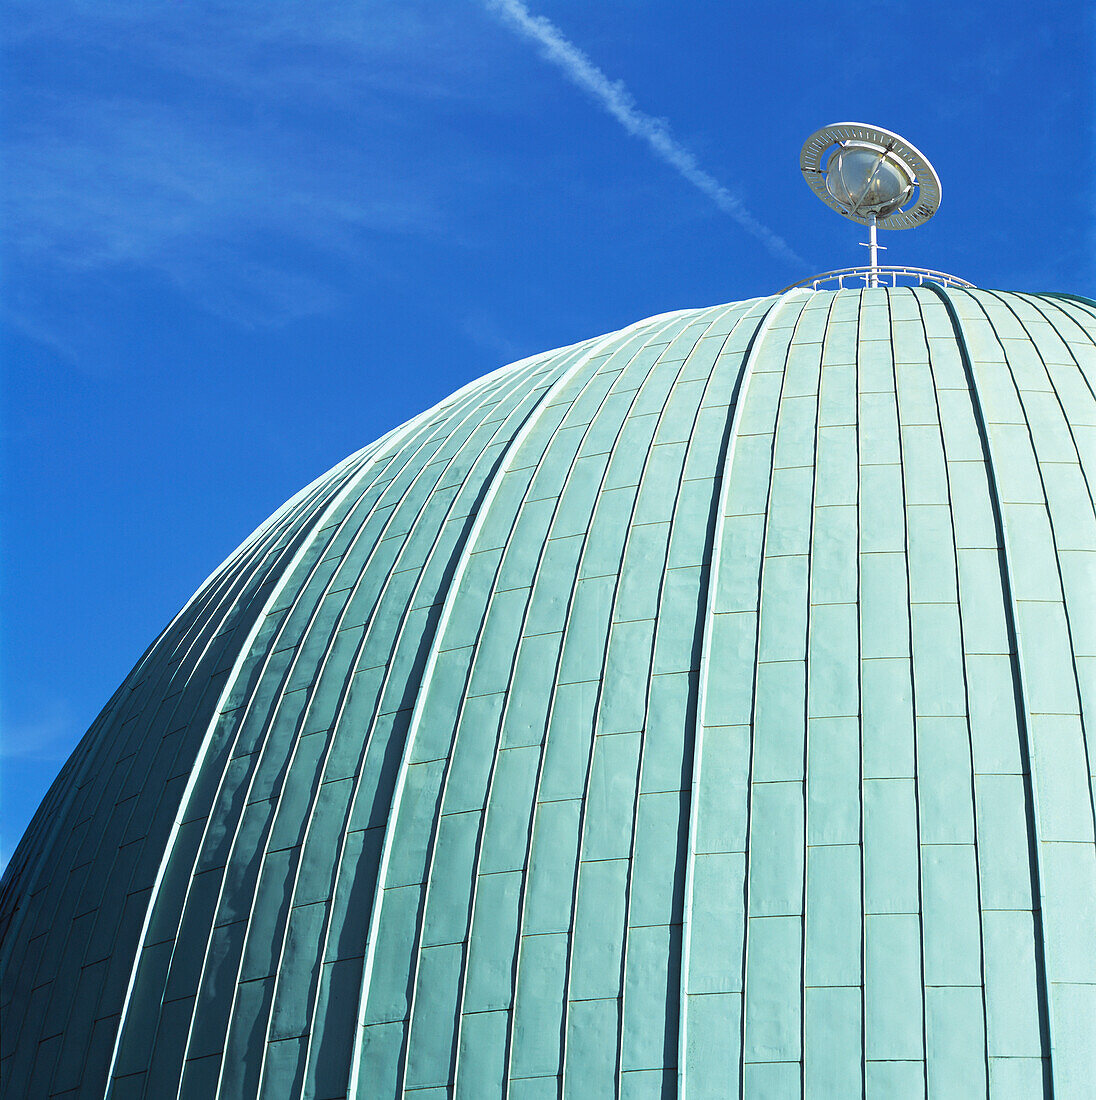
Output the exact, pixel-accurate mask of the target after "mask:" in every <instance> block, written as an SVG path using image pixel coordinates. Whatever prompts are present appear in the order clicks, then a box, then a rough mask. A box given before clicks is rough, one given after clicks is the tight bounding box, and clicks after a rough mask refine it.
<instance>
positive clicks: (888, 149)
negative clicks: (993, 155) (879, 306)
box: [799, 122, 940, 286]
mask: <svg viewBox="0 0 1096 1100" xmlns="http://www.w3.org/2000/svg"><path fill="white" fill-rule="evenodd" d="M799 167H800V168H801V169H802V170H803V176H804V178H805V179H806V181H807V183H808V184H810V187H811V190H812V191H813V192H814V193H815V194H816V195H817V196H818V197H819V198H820V199H821V200H822V201H823V202H824V203H825V204H826V205H827V206H829V207H830V208H831V209H833V210H836V211H837V212H838V213H839V214H841V215H842V216H843V217H846V218H848V219H850V220H851V221H854V222H859V223H860V224H861V225H866V226H867V227H868V240H867V242H866V244H867V247H868V249H869V250H870V253H869V254H870V267H869V269H868V280H867V282H868V286H878V285H879V249H880V244H879V240H878V236H877V232H876V231H877V228H878V227H879V226H882V227H883V228H884V229H912V228H913V227H914V226H915V225H920V224H921V223H922V222H927V221H928V220H929V218H931V217H932V216H933V214H935V213H936V211H937V209H938V208H939V206H940V178H939V177H938V176H937V175H936V172H935V171H934V170H933V167H932V165H931V164H929V162H928V158H927V157H926V156H925V155H924V154H923V153H922V152H921V151H920V150H919V149H917V148H915V147H914V146H913V145H910V143H909V142H908V141H903V139H902V138H900V137H899V136H898V135H897V134H894V133H891V131H890V130H884V129H882V128H881V127H879V126H868V125H867V124H865V123H863V122H837V123H834V124H833V125H831V126H824V127H823V128H822V129H821V130H816V131H815V132H814V133H813V134H811V136H810V137H809V138H807V140H806V141H805V142H804V143H803V149H802V152H801V153H800V154H799Z"/></svg>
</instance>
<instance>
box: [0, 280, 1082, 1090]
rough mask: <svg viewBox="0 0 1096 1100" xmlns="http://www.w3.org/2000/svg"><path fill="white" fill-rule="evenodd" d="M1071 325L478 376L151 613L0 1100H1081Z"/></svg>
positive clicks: (38, 885)
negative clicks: (175, 600) (165, 608)
mask: <svg viewBox="0 0 1096 1100" xmlns="http://www.w3.org/2000/svg"><path fill="white" fill-rule="evenodd" d="M1094 340H1096V308H1094V305H1093V303H1091V302H1086V301H1083V300H1080V299H1075V298H1070V297H1069V296H1065V295H1032V294H1011V293H995V292H990V291H966V290H959V289H949V290H944V289H941V288H939V287H935V286H925V287H921V288H916V289H909V288H907V289H872V290H864V291H850V290H843V291H839V292H836V293H833V292H826V291H818V292H812V291H809V290H803V289H796V290H792V291H789V292H788V293H786V294H784V295H782V296H780V297H776V298H763V299H756V300H753V301H748V302H742V303H738V304H735V305H729V306H720V307H718V308H714V309H703V310H687V311H683V312H679V313H672V314H666V315H664V316H661V317H655V318H651V319H650V320H647V321H642V322H640V323H638V324H635V325H632V326H631V327H629V328H627V329H624V330H622V331H621V332H618V333H614V334H612V335H610V336H606V337H603V338H600V339H596V340H590V341H587V342H585V343H581V344H577V345H575V346H574V347H570V348H565V349H563V350H560V351H555V352H551V353H549V354H546V355H538V356H534V357H533V358H530V359H527V360H523V361H522V362H520V363H515V364H513V365H512V366H509V367H506V368H504V369H503V370H500V371H497V372H495V373H494V374H491V375H488V376H487V377H485V378H483V379H481V380H479V381H478V382H475V383H473V384H471V385H470V386H467V387H465V388H464V389H463V390H460V391H459V392H458V393H456V394H454V395H453V396H452V397H451V398H449V399H448V400H446V401H444V402H443V403H442V404H440V405H439V406H437V407H436V408H434V409H431V410H430V411H428V412H426V413H424V414H423V415H421V416H420V417H418V418H416V419H414V420H412V421H410V422H409V423H407V424H405V425H403V426H402V427H400V428H398V429H396V430H395V431H393V432H391V433H389V434H388V435H387V436H385V437H384V438H382V439H381V440H379V441H378V442H376V443H374V444H372V445H371V446H369V447H367V448H365V449H364V450H362V451H360V452H359V453H357V454H355V455H353V456H351V457H350V458H348V459H347V460H346V461H345V462H343V463H341V464H340V465H338V466H336V467H335V469H333V470H332V471H331V472H330V473H328V474H326V475H324V476H323V477H322V478H320V479H319V480H318V481H316V482H315V483H314V484H313V485H311V486H309V487H308V488H307V489H305V490H303V491H302V492H301V493H300V494H298V495H297V496H296V497H294V498H293V499H292V500H291V501H289V503H288V504H286V505H285V506H284V507H283V508H282V509H280V510H279V511H278V512H277V513H276V514H275V515H274V516H273V517H272V518H271V519H270V520H269V521H268V522H267V523H265V524H264V525H263V526H262V527H261V528H260V529H259V530H258V531H256V532H255V534H253V535H252V536H251V537H250V538H249V539H248V540H247V541H246V542H245V543H244V544H243V546H241V547H240V549H239V550H238V551H236V553H235V554H233V555H232V557H231V558H229V560H228V561H227V562H225V563H224V565H222V566H221V567H220V568H219V569H218V570H217V571H216V572H215V573H214V574H213V576H212V577H211V578H210V579H209V580H208V581H207V582H206V583H205V584H204V585H203V586H202V588H201V589H200V590H199V591H198V593H197V594H196V595H195V596H194V597H193V599H192V600H191V601H190V602H189V603H188V604H187V606H186V607H184V608H183V610H182V611H181V612H180V613H179V614H178V616H177V617H176V618H175V619H174V620H173V621H172V622H171V623H170V624H169V625H168V627H167V628H166V629H165V630H164V632H163V634H161V635H160V637H159V638H157V639H156V641H155V642H154V643H153V645H152V646H151V647H150V648H149V650H148V652H147V653H146V654H145V655H144V657H142V659H141V660H140V662H139V663H138V664H137V667H136V668H135V669H134V670H133V672H132V674H131V675H130V676H129V678H128V679H127V680H126V681H125V683H124V684H123V685H122V686H121V687H120V688H119V690H118V692H117V693H116V694H115V696H114V698H113V699H111V701H110V703H109V704H108V705H107V707H106V709H105V710H104V711H103V713H102V715H101V716H100V717H99V719H98V720H97V721H96V723H95V725H94V726H93V727H92V729H91V730H90V731H89V732H88V734H87V736H86V737H85V738H84V740H83V741H82V742H81V744H80V745H79V747H78V748H77V750H76V751H75V753H74V754H73V756H72V758H71V759H70V760H69V761H68V763H67V764H66V765H65V767H64V769H63V771H62V772H61V775H60V776H59V777H58V779H57V781H56V782H55V783H54V785H53V787H52V788H51V790H50V792H49V794H48V796H47V797H46V799H45V801H44V803H43V805H42V807H41V809H40V810H39V812H38V814H37V816H36V817H35V819H34V821H33V823H32V824H31V826H30V828H29V829H28V831H27V834H26V836H25V837H24V838H23V841H22V843H21V844H20V846H19V848H18V849H17V851H16V853H15V855H14V857H13V859H12V861H11V865H10V867H9V869H8V872H7V874H6V876H5V878H4V880H3V890H2V896H0V929H2V930H3V940H2V943H0V985H2V989H3V994H2V996H3V1017H2V1021H0V1022H2V1040H0V1043H2V1047H0V1059H2V1060H0V1080H2V1081H3V1085H2V1087H0V1092H2V1095H3V1097H4V1098H5V1100H15V1098H16V1097H20V1098H23V1097H27V1098H34V1100H39V1098H44V1097H62V1096H64V1097H104V1096H108V1097H111V1098H112V1100H135V1098H138V1097H146V1098H150V1100H160V1098H162V1097H180V1098H183V1100H210V1098H212V1097H226V1098H228V1097H230V1098H242V1097H253V1096H264V1097H271V1098H276V1100H285V1098H293V1097H309V1098H312V1100H340V1098H344V1097H347V1096H354V1097H358V1098H361V1100H374V1098H384V1097H394V1096H406V1097H411V1098H414V1100H435V1098H441V1097H445V1096H458V1097H468V1098H471V1100H482V1098H490V1097H496V1096H500V1095H506V1096H508V1097H511V1098H513V1100H534V1098H542V1097H543V1098H547V1097H557V1096H560V1095H563V1096H566V1097H583V1098H586V1097H588V1098H594V1100H600V1098H603V1097H612V1096H621V1097H629V1098H643V1097H660V1096H673V1095H679V1096H684V1097H687V1098H689V1100H694V1098H695V1100H701V1098H726V1097H733V1096H739V1095H743V1096H746V1097H751V1098H752V1097H758V1098H759V1097H780V1098H787V1097H794V1096H800V1095H805V1096H810V1097H826V1098H829V1097H850V1096H858V1095H861V1094H862V1093H866V1094H867V1095H869V1096H872V1097H881V1098H882V1097H886V1098H899V1097H907V1096H910V1097H913V1096H917V1097H923V1096H926V1095H928V1096H931V1097H964V1098H965V1097H973V1096H979V1095H986V1094H987V1092H988V1093H990V1094H992V1095H993V1096H994V1097H1015V1098H1029V1097H1033V1096H1043V1095H1046V1096H1049V1095H1051V1094H1052V1093H1053V1094H1054V1095H1056V1096H1058V1097H1080V1096H1083V1095H1088V1094H1089V1089H1090V1088H1091V1087H1092V1082H1093V1081H1094V1080H1096V843H1094V802H1093V784H1092V781H1091V778H1090V777H1091V775H1092V773H1093V766H1094V763H1096V745H1094V744H1093V731H1094V729H1096V514H1094V510H1093V495H1092V494H1093V487H1094V484H1096V400H1094V397H1093V385H1094V383H1096V346H1094Z"/></svg>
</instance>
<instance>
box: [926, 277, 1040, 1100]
mask: <svg viewBox="0 0 1096 1100" xmlns="http://www.w3.org/2000/svg"><path fill="white" fill-rule="evenodd" d="M925 286H926V287H927V289H928V290H930V291H931V292H932V293H933V294H935V295H936V296H937V297H938V298H939V299H940V301H941V302H942V303H943V305H944V308H945V310H946V311H947V314H948V317H949V319H950V321H951V326H952V330H953V332H954V334H955V339H956V343H957V345H958V348H959V356H960V359H961V360H962V363H963V371H964V373H965V374H966V378H967V386H968V388H969V392H970V397H971V404H972V406H973V409H974V419H975V423H976V424H977V427H978V437H979V441H980V443H981V446H982V457H983V460H984V462H985V468H986V474H987V479H988V482H989V490H990V492H989V497H990V507H991V510H992V512H993V523H994V529H995V532H996V535H997V544H998V547H999V553H1000V555H1001V562H1002V565H1003V568H1002V569H1001V571H1000V577H1001V587H1002V589H1003V592H1004V596H1005V599H1004V611H1005V624H1006V630H1007V633H1008V638H1009V642H1010V645H1011V647H1012V666H1013V675H1014V681H1013V682H1014V684H1015V687H1016V691H1017V694H1018V696H1019V701H1020V707H1019V708H1018V712H1019V713H1018V718H1019V723H1018V724H1019V727H1020V751H1021V754H1022V761H1023V766H1024V768H1025V777H1024V778H1025V783H1024V787H1025V791H1024V793H1025V801H1026V803H1027V807H1026V808H1027V811H1028V812H1027V816H1028V857H1029V865H1030V870H1031V875H1032V880H1033V885H1035V886H1036V889H1037V890H1038V902H1039V906H1038V910H1037V912H1036V913H1034V914H1033V916H1034V919H1035V927H1036V936H1035V970H1036V982H1037V988H1038V990H1039V1017H1040V1032H1041V1039H1042V1043H1043V1058H1044V1059H1045V1061H1046V1062H1047V1067H1048V1069H1049V1080H1048V1084H1049V1086H1050V1090H1049V1095H1050V1096H1051V1097H1053V1095H1054V1093H1055V1080H1054V1057H1053V1054H1054V1036H1053V1034H1052V1031H1051V1016H1050V999H1049V986H1048V981H1049V975H1048V965H1047V959H1046V936H1045V931H1044V926H1043V912H1044V902H1045V889H1044V885H1043V868H1042V860H1041V858H1040V854H1039V842H1040V841H1039V837H1040V829H1039V819H1040V815H1039V805H1038V799H1037V797H1036V791H1035V779H1034V773H1033V771H1032V760H1033V754H1032V747H1031V730H1030V727H1029V723H1028V716H1029V713H1030V711H1029V707H1028V700H1027V685H1026V680H1025V676H1024V670H1023V657H1022V654H1021V652H1020V643H1019V631H1018V628H1017V613H1016V599H1015V596H1014V594H1013V587H1012V562H1011V554H1010V552H1009V546H1008V541H1007V540H1006V538H1005V528H1004V518H1003V515H1002V511H1001V493H1000V488H999V486H998V481H997V470H996V466H995V465H994V462H993V455H992V452H991V450H990V445H989V432H988V428H987V426H986V418H985V411H984V409H983V406H982V397H981V392H980V390H979V387H978V382H977V379H976V377H975V373H974V364H973V361H972V359H971V354H970V348H969V347H968V345H967V340H966V336H965V334H964V331H963V325H962V322H961V320H960V318H959V315H958V312H957V311H956V309H955V306H954V304H953V302H952V300H951V297H950V294H949V292H947V291H945V290H944V289H943V288H942V287H939V286H937V285H936V284H934V283H926V284H925ZM950 293H956V294H958V293H962V294H964V295H966V296H967V297H973V295H972V294H970V293H969V292H968V291H959V290H953V291H951V292H950ZM987 1030H988V1023H987ZM987 1042H988V1036H987Z"/></svg>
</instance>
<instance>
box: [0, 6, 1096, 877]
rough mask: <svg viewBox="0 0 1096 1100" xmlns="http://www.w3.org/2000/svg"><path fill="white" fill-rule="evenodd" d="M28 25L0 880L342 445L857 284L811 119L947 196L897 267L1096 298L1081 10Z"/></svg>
mask: <svg viewBox="0 0 1096 1100" xmlns="http://www.w3.org/2000/svg"><path fill="white" fill-rule="evenodd" d="M540 20H547V21H548V22H543V21H540ZM5 39H6V44H5V56H4V59H3V96H2V105H0V109H2V111H3V118H2V129H0V133H2V135H3V136H2V138H0V141H2V144H3V150H2V155H3V161H4V164H5V169H6V170H5V173H4V174H5V184H4V201H5V213H4V223H3V225H4V233H3V237H4V241H3V265H2V279H3V283H2V294H0V355H2V364H3V373H2V385H3V436H2V438H3V480H2V486H0V489H2V498H0V519H2V521H3V535H2V539H3V543H2V550H3V563H4V568H3V598H4V614H3V622H4V627H3V630H4V633H3V641H2V649H0V658H2V665H0V676H2V681H0V684H2V693H3V727H2V736H0V797H2V801H0V859H6V858H7V857H8V856H9V855H10V853H11V851H12V848H13V847H14V845H15V843H16V842H17V840H18V837H19V836H20V834H21V833H22V830H23V828H24V827H25V825H26V823H27V821H28V820H29V817H30V815H31V813H32V812H33V810H34V807H35V806H36V805H37V803H38V801H39V800H40V798H41V797H42V795H43V794H44V792H45V790H46V787H47V786H48V784H49V782H50V781H51V780H52V778H53V776H54V775H55V774H56V772H57V769H58V768H59V767H60V765H61V764H62V763H63V761H64V759H65V757H66V756H67V755H68V753H69V752H70V751H71V749H72V748H73V746H74V745H75V743H76V742H77V740H78V739H79V737H80V736H81V734H82V733H83V731H84V730H85V729H86V728H87V726H88V725H89V724H90V723H91V721H92V720H93V719H94V717H95V715H96V713H97V712H98V710H99V709H100V707H101V706H102V705H103V704H104V703H105V702H106V700H107V698H108V697H109V696H110V694H111V692H112V691H113V690H114V688H115V687H116V686H117V685H118V683H119V682H120V681H121V679H122V678H123V677H124V676H125V674H126V673H127V672H128V671H129V669H130V668H131V666H132V665H133V663H134V662H135V660H136V659H137V657H138V656H139V655H140V653H141V652H142V651H143V649H144V648H145V646H146V645H147V644H148V642H149V641H150V640H151V639H152V638H153V637H154V635H155V634H156V633H157V632H158V631H159V630H160V628H161V627H162V626H163V625H164V624H165V623H166V621H167V620H168V619H169V618H170V617H171V615H173V614H174V612H175V611H176V610H177V609H178V608H179V607H180V606H181V605H182V603H183V602H184V601H185V600H186V599H187V597H188V596H189V595H190V594H191V592H192V591H193V590H194V588H195V587H196V586H197V585H198V584H199V583H200V582H201V581H202V580H203V579H204V578H205V577H206V576H207V575H208V574H209V572H210V571H211V570H212V569H213V568H214V567H215V566H216V565H217V563H218V562H219V561H221V560H222V559H223V558H224V557H225V556H226V555H227V554H228V553H229V552H230V551H231V550H232V549H233V547H234V546H235V545H237V544H238V543H239V542H240V541H242V539H243V538H244V537H245V536H246V535H247V534H248V533H249V532H250V531H251V530H252V529H253V528H254V527H255V526H256V525H257V524H258V523H259V522H260V521H262V520H263V519H264V518H265V517H266V516H267V515H268V514H269V513H270V512H272V511H273V510H274V509H275V508H276V507H277V506H278V505H279V504H280V503H281V502H282V501H283V500H284V499H285V498H287V497H288V496H290V495H292V494H293V493H294V492H295V491H296V490H297V489H298V488H299V487H301V486H302V485H303V484H305V483H306V482H308V481H309V480H311V479H312V478H313V477H315V476H316V475H317V474H319V473H320V472H322V471H323V470H325V469H327V468H328V467H330V466H331V465H333V464H334V463H335V462H336V461H338V460H339V459H340V458H342V457H343V456H344V455H346V454H348V453H349V452H351V451H353V450H355V449H357V448H358V447H360V446H361V445H363V444H364V443H366V442H368V441H369V440H371V439H374V438H375V437H377V436H378V435H380V434H381V433H382V432H384V431H385V430H387V429H388V428H390V427H392V426H393V425H395V424H397V423H399V422H400V421H402V420H404V419H406V418H407V417H409V416H411V415H413V414H414V413H416V412H418V411H419V410H420V409H422V408H424V407H426V406H427V405H429V404H432V403H433V402H435V401H437V400H439V399H440V398H441V397H443V396H444V395H445V394H447V393H449V392H451V391H452V390H454V389H456V388H457V387H459V386H460V385H462V384H463V383H465V382H466V381H468V380H469V379H471V378H474V377H476V376H478V375H480V374H484V373H486V372H487V371H489V370H491V369H493V368H494V367H496V366H498V365H500V364H501V363H504V362H508V361H510V360H513V359H516V358H519V357H521V356H524V355H528V354H531V353H533V352H536V351H542V350H546V349H548V348H551V347H556V346H560V345H563V344H567V343H571V342H573V341H575V340H578V339H582V338H585V337H588V336H592V335H595V334H599V333H602V332H607V331H610V330H612V329H615V328H618V327H620V326H622V325H624V324H627V323H629V322H631V321H634V320H637V319H639V318H641V317H644V316H648V315H650V314H653V313H658V312H662V311H665V310H670V309H676V308H683V307H687V306H704V305H710V304H714V303H717V302H727V301H734V300H736V299H741V298H747V297H754V296H756V295H759V294H767V293H772V292H775V291H777V290H779V289H781V288H782V287H783V286H785V285H787V284H788V283H791V282H794V281H796V280H797V279H799V278H802V277H805V276H807V275H810V274H814V273H815V272H818V271H823V270H827V269H830V268H836V267H844V266H848V265H851V264H855V263H858V262H862V258H863V251H864V250H863V249H860V248H859V247H858V245H857V241H858V240H859V239H860V237H859V234H858V230H857V228H856V227H855V226H854V225H852V223H849V222H846V221H845V220H843V219H841V218H839V217H838V216H837V215H836V214H833V213H832V212H830V211H829V210H827V209H826V208H825V207H823V206H822V204H821V203H819V202H818V200H817V199H816V198H815V197H814V196H813V195H812V194H811V193H810V191H809V189H808V188H807V186H806V184H805V183H804V182H803V179H802V177H801V176H800V173H799V170H798V153H799V148H800V146H801V144H802V142H803V140H804V139H805V138H806V136H807V135H808V134H809V133H811V132H812V131H813V130H815V129H817V128H818V127H820V126H822V125H825V124H827V123H830V122H838V121H846V120H854V121H864V122H869V123H874V124H878V125H881V126H885V127H888V128H890V129H893V130H896V131H897V132H898V133H900V134H902V135H903V136H905V137H907V138H908V139H909V140H910V141H912V142H913V143H914V144H915V145H917V146H918V147H919V148H921V149H922V150H923V151H924V152H925V153H926V155H927V156H928V157H929V158H930V159H931V160H932V162H933V164H934V165H935V167H936V168H937V170H938V172H939V174H940V176H941V177H942V180H943V185H944V187H943V192H944V193H943V202H942V205H941V209H940V212H939V214H938V215H937V216H936V218H935V219H934V220H933V221H931V222H930V223H928V224H927V225H926V226H924V227H922V228H920V229H918V230H915V231H912V232H903V233H890V234H883V235H882V243H883V244H885V245H887V246H888V247H889V251H888V252H887V253H885V254H884V260H885V262H892V263H906V264H914V265H920V266H926V267H932V268H937V269H942V270H945V271H950V272H953V273H955V274H957V275H960V276H963V277H965V278H967V279H970V280H971V281H973V282H976V283H978V284H980V285H983V286H990V287H1007V288H1010V289H1022V290H1067V291H1072V292H1076V293H1081V294H1087V295H1090V296H1091V295H1096V264H1094V255H1096V249H1094V248H1093V245H1094V218H1093V199H1094V195H1093V186H1092V183H1091V180H1092V173H1093V171H1094V170H1096V163H1094V156H1093V153H1094V145H1096V142H1094V124H1093V98H1094V97H1093V85H1094V79H1093V77H1094V66H1093V42H1094V15H1093V9H1092V7H1091V5H1090V4H1088V3H1083V2H1081V0H1076V2H1073V0H1062V2H1053V0H1051V2H1048V3H1046V4H1043V5H1033V4H1028V3H1008V2H996V3H988V2H981V0H978V2H969V0H963V2H960V3H956V2H954V0H950V2H946V3H945V2H939V0H921V2H919V3H909V2H906V0H860V2H848V0H846V2H843V3H830V2H826V0H821V2H815V3H809V4H808V3H806V2H799V0H797V2H795V3H787V2H785V3H779V2H772V3H768V4H764V5H758V4H746V3H739V2H731V3H726V2H723V3H715V2H694V3H692V4H685V5H683V4H680V3H672V2H671V0H628V2H625V0H598V2H597V3H593V4H591V3H590V2H589V0H583V2H580V0H536V2H534V0H527V4H526V5H524V6H523V5H522V4H521V3H519V2H518V0H500V2H496V3H494V4H492V3H485V2H479V0H451V2H447V0H431V2H429V3H428V2H425V0H370V2H366V0H362V2H360V3H354V2H351V0H307V2H306V0H264V2H263V3H261V4H260V3H253V2H249V0H220V2H218V0H192V2H183V0H33V2H31V0H8V3H7V18H6V20H5Z"/></svg>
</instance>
